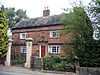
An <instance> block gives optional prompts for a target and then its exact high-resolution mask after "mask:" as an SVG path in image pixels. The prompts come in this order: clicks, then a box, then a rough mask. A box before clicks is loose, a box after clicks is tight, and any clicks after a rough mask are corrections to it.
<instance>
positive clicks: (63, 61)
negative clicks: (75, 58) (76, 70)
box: [44, 56, 73, 71]
mask: <svg viewBox="0 0 100 75" xmlns="http://www.w3.org/2000/svg"><path fill="white" fill-rule="evenodd" d="M67 60H68V59H67V58H66V57H65V58H61V57H59V56H47V57H45V58H44V69H45V70H56V71H73V66H72V63H71V62H69V61H67Z"/></svg>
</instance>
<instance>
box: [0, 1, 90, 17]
mask: <svg viewBox="0 0 100 75" xmlns="http://www.w3.org/2000/svg"><path fill="white" fill-rule="evenodd" d="M73 1H76V0H0V3H1V4H4V5H5V6H6V7H14V8H16V9H23V10H26V11H27V15H28V17H30V18H34V17H40V16H42V11H43V9H44V7H46V6H48V8H49V9H50V15H57V14H60V13H63V12H64V10H63V9H66V8H70V7H71V5H72V3H73ZM90 1H91V0H82V2H83V4H84V5H85V6H86V5H88V3H89V2H90Z"/></svg>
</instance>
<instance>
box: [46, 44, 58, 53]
mask: <svg viewBox="0 0 100 75" xmlns="http://www.w3.org/2000/svg"><path fill="white" fill-rule="evenodd" d="M48 52H49V53H53V54H59V53H60V45H49V46H48Z"/></svg>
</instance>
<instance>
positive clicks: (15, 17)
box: [1, 5, 28, 28]
mask: <svg viewBox="0 0 100 75" xmlns="http://www.w3.org/2000/svg"><path fill="white" fill-rule="evenodd" d="M1 9H2V10H4V11H5V12H6V13H7V19H8V24H9V28H12V27H13V26H15V24H16V23H18V22H19V21H21V20H23V19H27V18H28V17H27V15H26V11H24V10H22V9H18V10H15V8H5V7H4V6H3V5H2V7H1Z"/></svg>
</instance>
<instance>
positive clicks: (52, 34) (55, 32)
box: [50, 31, 60, 38]
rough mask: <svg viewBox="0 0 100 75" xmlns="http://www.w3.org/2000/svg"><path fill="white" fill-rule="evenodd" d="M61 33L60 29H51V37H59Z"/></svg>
mask: <svg viewBox="0 0 100 75" xmlns="http://www.w3.org/2000/svg"><path fill="white" fill-rule="evenodd" d="M58 37H60V34H59V32H58V31H50V38H58Z"/></svg>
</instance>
